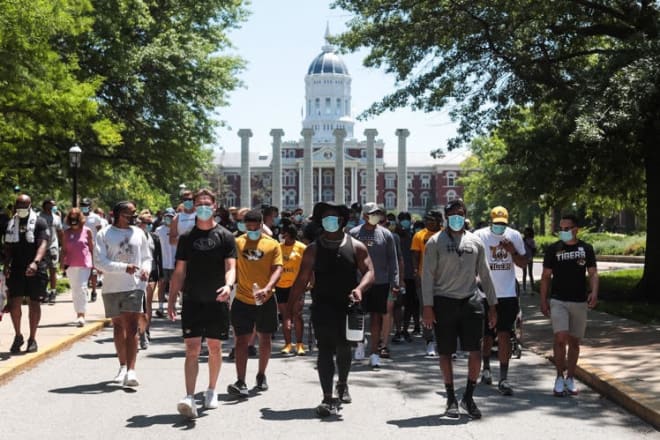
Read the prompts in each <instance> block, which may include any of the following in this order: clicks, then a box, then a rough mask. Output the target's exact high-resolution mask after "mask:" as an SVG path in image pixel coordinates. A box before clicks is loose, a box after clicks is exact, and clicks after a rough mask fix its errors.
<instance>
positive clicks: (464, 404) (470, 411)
mask: <svg viewBox="0 0 660 440" xmlns="http://www.w3.org/2000/svg"><path fill="white" fill-rule="evenodd" d="M461 408H462V409H463V410H464V411H465V412H466V413H467V415H468V416H470V417H472V418H473V419H480V418H481V411H479V408H477V404H476V403H474V399H470V400H465V399H461Z"/></svg>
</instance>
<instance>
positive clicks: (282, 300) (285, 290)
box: [275, 287, 291, 304]
mask: <svg viewBox="0 0 660 440" xmlns="http://www.w3.org/2000/svg"><path fill="white" fill-rule="evenodd" d="M289 292H291V287H275V296H276V297H277V303H278V304H286V303H287V302H288V301H289Z"/></svg>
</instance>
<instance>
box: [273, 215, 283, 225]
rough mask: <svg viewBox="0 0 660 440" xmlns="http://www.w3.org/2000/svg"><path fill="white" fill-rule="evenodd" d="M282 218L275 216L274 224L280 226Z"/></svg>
mask: <svg viewBox="0 0 660 440" xmlns="http://www.w3.org/2000/svg"><path fill="white" fill-rule="evenodd" d="M281 221H282V219H281V218H280V217H273V226H279V224H280V222H281Z"/></svg>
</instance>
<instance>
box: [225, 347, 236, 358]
mask: <svg viewBox="0 0 660 440" xmlns="http://www.w3.org/2000/svg"><path fill="white" fill-rule="evenodd" d="M235 357H236V349H235V348H232V349H231V351H230V352H229V355H227V358H228V359H229V360H234V358H235Z"/></svg>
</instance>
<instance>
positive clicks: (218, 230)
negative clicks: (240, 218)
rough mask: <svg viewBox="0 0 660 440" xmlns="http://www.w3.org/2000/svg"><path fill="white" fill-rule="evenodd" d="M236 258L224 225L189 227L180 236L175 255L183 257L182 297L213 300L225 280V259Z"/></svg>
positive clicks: (231, 239) (204, 300)
mask: <svg viewBox="0 0 660 440" xmlns="http://www.w3.org/2000/svg"><path fill="white" fill-rule="evenodd" d="M227 258H236V241H235V240H234V236H233V235H232V234H231V232H229V231H228V230H227V229H225V228H223V227H222V226H220V225H216V226H215V227H214V228H213V229H209V230H206V231H204V230H201V229H197V226H194V227H193V228H192V230H191V231H190V232H188V233H186V234H183V235H182V236H181V237H179V244H178V245H177V248H176V259H177V260H182V261H185V262H186V263H187V264H186V280H185V282H184V283H183V299H184V301H185V300H186V299H187V300H193V301H199V302H214V301H215V298H216V297H217V295H218V294H217V293H216V290H218V289H219V288H220V287H222V286H224V285H225V284H226V282H225V259H227Z"/></svg>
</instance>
